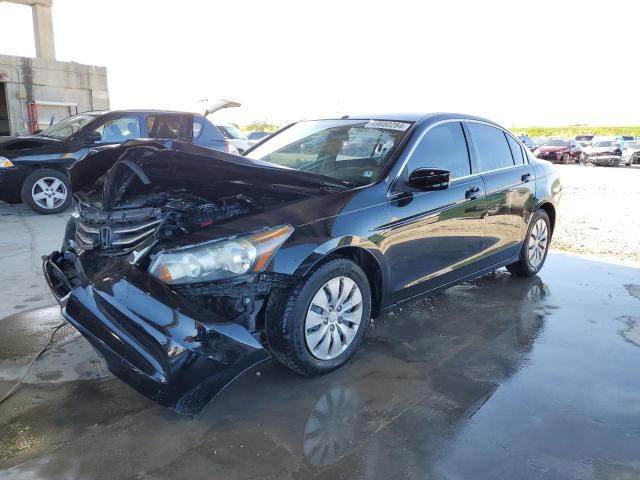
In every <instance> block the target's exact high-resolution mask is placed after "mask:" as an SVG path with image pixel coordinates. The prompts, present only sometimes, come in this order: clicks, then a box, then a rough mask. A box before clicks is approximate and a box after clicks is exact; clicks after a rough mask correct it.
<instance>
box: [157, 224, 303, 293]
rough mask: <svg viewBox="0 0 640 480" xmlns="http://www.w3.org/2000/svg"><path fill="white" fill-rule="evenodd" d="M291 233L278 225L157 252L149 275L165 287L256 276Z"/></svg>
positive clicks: (286, 228) (291, 229)
mask: <svg viewBox="0 0 640 480" xmlns="http://www.w3.org/2000/svg"><path fill="white" fill-rule="evenodd" d="M292 233H293V227H291V226H290V225H282V226H279V227H274V228H269V229H267V230H262V231H260V232H254V233H250V234H248V235H241V236H236V237H232V238H227V239H222V240H216V241H213V242H208V243H204V244H200V245H194V246H189V247H183V248H179V249H176V250H169V251H161V252H159V253H158V254H157V255H156V256H155V258H153V260H152V262H151V266H150V267H149V274H150V275H152V276H154V277H155V278H157V279H158V280H160V281H161V282H163V283H166V284H168V285H177V284H185V283H199V282H209V281H213V280H223V279H226V278H231V277H235V276H237V275H242V274H245V273H250V272H260V271H262V270H264V268H265V267H266V266H267V264H268V263H269V260H270V259H271V258H272V257H273V255H274V254H275V253H276V251H277V250H278V248H280V246H281V245H282V244H283V243H284V242H285V241H286V240H287V238H289V236H290V235H291V234H292Z"/></svg>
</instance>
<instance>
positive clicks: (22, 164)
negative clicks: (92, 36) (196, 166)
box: [0, 110, 231, 214]
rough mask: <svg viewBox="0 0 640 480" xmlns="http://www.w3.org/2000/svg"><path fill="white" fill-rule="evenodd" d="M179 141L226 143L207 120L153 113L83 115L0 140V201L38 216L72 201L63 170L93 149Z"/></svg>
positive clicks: (210, 145) (218, 147)
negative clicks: (143, 141)
mask: <svg viewBox="0 0 640 480" xmlns="http://www.w3.org/2000/svg"><path fill="white" fill-rule="evenodd" d="M138 138H154V139H163V140H181V141H184V142H188V143H192V144H195V145H200V146H203V147H207V148H212V149H215V150H221V151H230V148H231V146H230V143H229V142H228V141H227V140H225V138H224V137H223V135H222V134H221V133H220V131H219V130H218V129H217V128H216V127H215V126H214V125H213V124H212V123H211V122H210V121H208V120H207V119H206V118H205V117H203V116H202V115H198V114H193V113H184V112H173V111H156V110H119V111H96V112H85V113H80V114H77V115H73V116H71V117H68V118H66V119H64V120H62V121H60V122H58V123H56V124H55V125H53V126H51V127H49V128H47V129H45V130H44V131H41V132H40V133H37V134H36V135H32V136H26V137H0V200H4V201H7V202H20V201H22V202H24V203H26V204H28V205H29V206H30V207H31V208H32V209H33V210H35V211H36V212H38V213H42V214H50V213H58V212H61V211H63V210H65V209H66V208H67V207H68V206H69V204H70V202H71V192H70V189H69V178H68V172H67V170H68V169H69V168H70V167H71V166H72V165H73V164H74V163H75V162H76V161H78V160H80V159H82V158H84V157H85V156H86V155H87V154H88V153H89V152H90V151H91V149H93V148H96V147H98V148H101V147H104V146H106V145H117V144H121V143H123V142H126V141H129V140H131V139H138Z"/></svg>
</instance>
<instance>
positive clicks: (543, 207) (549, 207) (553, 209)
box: [538, 202, 556, 235]
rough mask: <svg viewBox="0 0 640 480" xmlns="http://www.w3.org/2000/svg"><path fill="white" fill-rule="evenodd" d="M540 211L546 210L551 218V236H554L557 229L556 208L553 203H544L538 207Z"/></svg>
mask: <svg viewBox="0 0 640 480" xmlns="http://www.w3.org/2000/svg"><path fill="white" fill-rule="evenodd" d="M538 210H544V212H545V213H546V214H547V216H548V217H549V222H550V223H551V235H553V232H554V230H555V227H556V207H554V206H553V204H552V203H551V202H543V203H541V204H540V205H538Z"/></svg>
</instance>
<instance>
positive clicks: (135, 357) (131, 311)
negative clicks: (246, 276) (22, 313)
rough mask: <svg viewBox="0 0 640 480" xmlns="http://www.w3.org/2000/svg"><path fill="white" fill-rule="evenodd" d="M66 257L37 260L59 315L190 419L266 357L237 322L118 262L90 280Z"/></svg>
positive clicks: (115, 368) (116, 369) (142, 388)
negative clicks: (204, 309)
mask: <svg viewBox="0 0 640 480" xmlns="http://www.w3.org/2000/svg"><path fill="white" fill-rule="evenodd" d="M69 262H70V259H68V258H66V259H65V258H64V257H62V256H61V255H60V254H59V253H58V252H54V253H52V254H51V255H50V256H48V257H46V258H45V259H44V263H43V270H44V273H45V278H46V280H47V283H48V284H49V287H50V288H51V290H52V292H53V293H54V295H55V296H56V298H58V301H59V302H60V304H61V307H62V314H63V315H64V317H65V318H66V319H67V320H68V321H69V323H71V324H72V325H73V326H74V327H75V328H76V329H77V330H78V331H79V332H80V333H81V334H82V335H84V336H85V337H86V338H87V340H89V342H90V343H91V344H92V345H93V346H94V347H95V349H96V350H97V351H98V352H99V353H100V354H101V355H102V356H103V357H104V359H105V360H106V362H107V364H108V366H109V369H110V370H111V371H112V372H113V373H114V374H115V375H117V376H118V377H120V378H121V379H122V380H124V381H125V382H126V383H128V384H129V385H131V386H133V387H134V388H135V389H137V390H138V391H139V392H141V393H142V394H144V395H145V396H147V397H148V398H150V399H152V400H154V401H156V402H158V403H160V404H161V405H163V406H166V407H172V408H174V409H175V410H176V411H178V412H179V413H182V414H185V415H189V416H195V415H197V414H198V413H200V411H201V410H202V409H203V408H204V407H205V406H206V405H207V403H208V402H209V401H210V400H211V399H212V398H213V397H214V396H215V395H216V394H217V393H218V392H220V391H221V390H222V389H223V388H224V387H225V386H226V385H227V384H228V383H229V382H230V381H232V380H233V379H234V378H235V377H236V376H238V375H239V374H241V373H242V372H243V371H245V370H246V369H248V368H250V367H251V366H253V365H255V364H256V363H259V362H261V361H263V360H265V359H267V358H269V354H268V353H267V352H266V350H264V348H263V347H262V345H261V344H260V343H259V342H258V341H257V340H256V339H255V338H254V337H253V336H252V335H251V334H250V333H249V332H248V331H247V330H246V329H245V328H244V327H242V326H241V325H238V324H237V323H233V322H229V321H227V320H225V319H223V318H221V317H217V316H215V315H214V314H211V313H208V312H207V313H206V314H203V312H199V311H197V308H196V310H194V309H193V307H192V306H190V305H188V304H185V303H184V301H183V300H182V299H181V298H180V297H179V296H177V295H176V294H175V293H173V292H172V291H171V290H169V289H168V288H166V287H164V286H163V285H160V284H158V283H157V282H155V281H153V280H151V279H149V278H148V277H147V276H146V275H145V274H144V273H143V272H140V271H136V270H135V269H133V268H127V267H126V266H124V265H123V264H124V263H125V262H120V263H119V264H118V265H112V266H111V267H109V268H107V269H105V270H104V271H102V272H101V273H100V275H98V276H97V277H96V278H95V279H93V280H92V281H91V282H90V283H88V282H86V281H81V280H79V278H81V277H82V276H83V274H82V272H77V268H76V267H75V266H74V265H73V264H70V263H69ZM78 262H79V260H78V259H76V263H78ZM78 267H80V268H81V265H78ZM74 273H75V276H74ZM205 316H206V318H204V317H205Z"/></svg>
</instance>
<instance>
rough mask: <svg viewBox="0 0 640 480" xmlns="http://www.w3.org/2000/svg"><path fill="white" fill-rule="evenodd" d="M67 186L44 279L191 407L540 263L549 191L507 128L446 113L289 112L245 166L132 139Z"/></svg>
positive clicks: (554, 194)
mask: <svg viewBox="0 0 640 480" xmlns="http://www.w3.org/2000/svg"><path fill="white" fill-rule="evenodd" d="M98 157H100V158H98ZM92 165H101V166H102V167H101V168H103V169H104V168H109V167H110V168H109V169H108V172H107V173H106V174H103V175H102V174H101V173H102V171H97V172H93V174H92V172H91V170H92ZM105 165H106V167H105ZM74 170H75V172H74ZM71 181H72V184H73V185H74V189H76V192H75V196H76V211H75V213H74V214H73V216H72V218H71V219H70V221H69V223H68V226H67V229H66V235H65V238H64V240H63V244H62V249H61V250H60V251H59V252H58V251H56V252H53V253H52V254H51V255H49V256H48V257H47V258H46V259H45V261H44V273H45V276H46V278H47V281H48V283H49V285H50V287H51V290H52V291H53V293H54V294H55V295H56V297H57V298H58V299H59V301H60V303H61V305H62V311H63V314H64V316H65V318H66V319H67V320H68V321H69V322H70V323H71V324H73V325H74V326H75V327H76V328H77V329H78V330H79V331H80V333H82V334H83V335H84V336H85V337H86V338H87V339H88V340H89V341H90V342H91V343H92V344H93V345H94V347H95V348H96V350H97V351H98V352H100V353H101V354H102V355H103V356H104V357H105V359H106V361H107V363H108V365H109V367H110V369H111V370H112V371H113V372H114V373H116V374H117V375H119V376H120V377H121V378H123V379H125V380H126V381H127V382H128V383H130V384H131V385H133V386H135V387H136V388H138V389H139V390H140V391H142V392H143V393H145V394H146V395H148V396H150V397H151V398H153V399H155V400H156V401H158V402H160V403H162V404H164V405H169V406H173V407H175V408H176V409H177V410H179V411H181V412H184V413H187V414H189V413H193V412H194V411H198V409H199V408H200V407H201V406H202V404H203V402H206V401H207V400H208V399H209V398H210V397H211V395H213V394H215V393H216V392H217V391H219V390H220V388H222V387H223V386H224V385H225V384H226V383H227V382H228V381H229V380H231V379H232V378H233V377H235V376H236V375H238V374H239V373H241V372H242V371H243V370H245V369H246V368H248V367H250V366H252V365H254V364H255V363H256V362H259V361H261V360H263V359H266V358H268V357H269V356H273V357H274V358H276V359H277V360H278V361H279V362H281V363H282V364H284V365H285V366H287V367H289V368H290V369H291V370H294V371H295V372H298V373H300V374H304V375H308V376H314V375H321V374H324V373H327V372H330V371H332V370H334V369H336V368H338V367H340V366H342V365H344V364H345V363H346V362H347V360H348V359H349V358H350V357H351V356H352V355H353V354H354V353H355V352H356V350H357V349H358V347H359V346H360V344H361V343H362V339H363V335H364V333H365V330H366V329H367V325H368V323H369V319H370V318H371V317H375V316H376V315H378V314H379V313H380V312H382V311H384V310H386V309H390V308H393V307H395V306H397V305H399V304H400V303H402V302H405V301H407V300H410V299H412V298H414V297H416V296H417V295H422V294H425V293H427V292H433V291H435V290H438V289H443V288H447V287H449V286H452V285H454V284H457V283H460V282H463V281H465V280H469V279H471V278H473V277H477V276H479V275H482V274H485V273H487V272H490V271H492V270H495V269H497V268H499V267H502V266H506V267H507V269H508V270H509V271H510V272H511V273H512V274H514V275H523V276H527V275H533V274H535V273H536V272H538V271H539V270H540V268H542V265H543V264H544V261H545V258H546V255H547V250H548V247H549V242H550V240H551V237H552V234H553V230H554V227H555V223H556V208H557V204H558V201H559V199H560V195H561V190H562V187H561V185H560V180H559V178H558V175H557V174H556V172H555V170H554V167H553V166H552V165H551V164H549V163H548V162H544V161H539V160H537V159H536V158H534V157H533V156H532V155H531V153H530V152H529V151H528V149H527V148H525V147H524V146H523V145H522V144H521V143H520V142H519V141H518V140H517V139H516V137H514V136H513V135H512V134H511V133H509V132H508V131H507V130H505V129H504V128H502V127H500V126H499V125H497V124H495V123H493V122H491V121H489V120H485V119H482V118H477V117H471V116H467V115H458V114H428V115H406V114H398V115H390V114H389V115H371V116H345V117H343V118H339V119H323V120H312V121H302V122H298V123H295V124H292V125H290V126H288V127H286V128H283V129H282V130H280V131H279V132H277V133H276V134H274V135H272V136H271V137H269V138H268V139H267V140H265V141H263V142H262V143H259V144H258V145H256V146H255V147H253V148H252V149H250V150H248V151H247V152H246V153H245V156H244V157H238V156H234V155H229V154H226V153H223V152H215V151H211V150H205V149H202V150H199V149H198V148H196V147H194V146H192V145H190V146H189V147H188V148H186V147H184V146H181V144H180V143H177V142H176V143H174V144H170V145H167V144H157V143H153V142H134V143H131V144H125V145H122V146H119V147H115V148H110V149H106V150H104V151H101V152H96V153H95V154H94V155H91V156H89V157H87V158H85V159H84V160H83V161H81V162H78V163H77V164H76V166H75V167H74V168H73V169H72V170H71Z"/></svg>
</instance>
